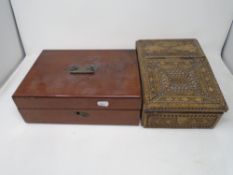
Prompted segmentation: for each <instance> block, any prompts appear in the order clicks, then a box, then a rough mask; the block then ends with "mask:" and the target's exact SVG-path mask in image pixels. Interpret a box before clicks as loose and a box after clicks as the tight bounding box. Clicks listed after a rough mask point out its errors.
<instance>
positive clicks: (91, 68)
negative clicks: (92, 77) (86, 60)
mask: <svg viewBox="0 0 233 175" xmlns="http://www.w3.org/2000/svg"><path fill="white" fill-rule="evenodd" d="M68 71H69V73H70V74H93V73H95V71H96V66H95V65H88V66H83V67H80V66H72V67H70V68H69V69H68Z"/></svg>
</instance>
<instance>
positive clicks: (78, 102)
mask: <svg viewBox="0 0 233 175" xmlns="http://www.w3.org/2000/svg"><path fill="white" fill-rule="evenodd" d="M13 100H14V102H15V103H16V105H17V107H18V110H19V112H20V113H21V114H22V116H23V118H24V120H25V121H26V122H29V123H79V124H124V125H138V124H139V120H140V109H141V88H140V77H139V70H138V62H137V55H136V51H135V50H45V51H43V52H42V53H41V54H40V56H39V58H38V59H37V61H36V62H35V63H34V65H33V66H32V68H31V70H30V71H29V72H28V74H27V75H26V77H25V78H24V80H23V81H22V82H21V84H20V85H19V87H18V89H17V90H16V92H15V93H14V95H13Z"/></svg>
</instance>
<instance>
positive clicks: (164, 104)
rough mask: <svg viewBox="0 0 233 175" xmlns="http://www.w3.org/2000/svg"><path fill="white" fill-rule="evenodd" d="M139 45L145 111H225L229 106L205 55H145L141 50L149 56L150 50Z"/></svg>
mask: <svg viewBox="0 0 233 175" xmlns="http://www.w3.org/2000/svg"><path fill="white" fill-rule="evenodd" d="M150 42H151V41H150ZM160 43H161V41H160ZM173 44H174V41H173ZM153 46H154V47H155V44H154V45H153ZM138 48H139V49H138V54H139V65H140V71H141V75H142V76H141V79H142V84H143V92H144V93H143V95H144V108H145V110H147V109H148V110H151V109H156V110H157V111H158V110H161V111H164V110H170V111H174V110H175V111H198V112H201V111H204V112H223V111H225V110H226V109H227V107H226V103H225V100H224V98H223V95H222V93H221V91H220V88H219V86H218V84H217V82H216V80H215V77H214V75H213V72H212V70H211V68H210V65H209V63H208V61H207V58H206V57H205V56H201V57H171V56H168V57H159V56H154V57H142V56H141V54H140V53H141V52H142V53H143V54H142V55H146V52H145V50H148V49H146V48H143V47H142V46H141V45H139V46H138ZM197 48H199V47H197ZM143 49H144V50H143ZM185 49H186V50H187V49H188V47H186V48H185ZM150 50H152V49H151V47H150ZM201 53H202V52H201ZM150 54H151V53H150ZM156 54H157V55H158V53H157V52H156ZM180 55H181V54H180ZM193 55H194V53H193Z"/></svg>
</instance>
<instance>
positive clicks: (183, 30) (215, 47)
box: [0, 0, 233, 175]
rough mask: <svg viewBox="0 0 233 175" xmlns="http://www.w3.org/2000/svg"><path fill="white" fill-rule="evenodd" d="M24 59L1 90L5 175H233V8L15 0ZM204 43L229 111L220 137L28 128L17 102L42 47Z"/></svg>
mask: <svg viewBox="0 0 233 175" xmlns="http://www.w3.org/2000/svg"><path fill="white" fill-rule="evenodd" d="M12 3H13V7H14V11H15V15H16V18H17V23H18V26H19V30H20V34H21V36H22V40H23V44H24V46H25V49H26V54H27V55H26V58H25V59H24V60H23V62H22V63H21V65H20V66H19V67H18V69H17V70H16V71H15V72H14V74H13V75H12V76H11V78H10V79H9V81H8V82H7V83H6V84H5V86H4V88H2V89H0V109H1V110H0V112H1V113H0V174H4V175H5V174H7V175H16V174H17V175H18V174H20V175H21V174H22V175H31V174H33V175H42V174H43V175H51V174H56V175H77V174H78V175H87V174H90V175H93V174H96V175H129V174H134V175H144V174H145V175H155V174H159V175H171V174H173V175H182V174H184V175H187V174H188V175H220V174H223V175H232V174H233V166H232V162H233V149H232V145H233V137H232V136H233V117H232V116H233V98H232V97H233V90H232V89H233V77H232V75H231V74H230V72H229V71H228V69H227V68H226V67H225V65H224V64H223V62H222V60H221V57H220V51H221V47H222V45H223V42H224V40H225V36H226V34H227V30H228V27H229V26H230V23H231V19H232V13H233V8H232V7H233V1H232V0H141V1H140V0H92V1H90V0H13V1H12ZM180 37H188V38H190V37H195V38H197V39H199V41H200V42H201V45H202V46H203V48H204V51H205V53H206V54H207V56H208V58H209V61H210V64H211V66H212V68H213V71H214V74H215V75H216V78H217V80H218V82H219V85H220V87H221V89H222V91H223V94H224V95H225V98H226V101H227V103H228V106H229V111H228V112H227V113H225V114H224V116H223V118H222V119H221V120H220V122H219V123H218V125H217V126H216V128H215V129H206V130H205V129H188V130H183V129H144V128H142V127H141V126H135V127H133V126H132V127H130V126H102V125H97V126H92V125H54V124H48V125H45V124H26V123H25V122H24V121H23V120H22V117H21V116H20V114H19V112H18V111H17V108H16V106H15V104H14V103H13V101H12V99H11V95H12V94H13V92H14V91H15V89H16V88H17V86H18V85H19V83H20V81H21V80H22V79H23V77H24V76H25V74H26V72H27V71H28V70H29V69H30V67H31V65H32V64H33V62H34V61H35V60H36V58H37V56H38V54H39V52H40V50H41V49H43V48H55V49H59V48H62V49H64V48H69V49H70V48H75V49H80V48H85V49H88V48H134V47H135V40H137V39H139V38H140V39H141V38H180Z"/></svg>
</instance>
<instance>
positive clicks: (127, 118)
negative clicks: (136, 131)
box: [19, 109, 140, 125]
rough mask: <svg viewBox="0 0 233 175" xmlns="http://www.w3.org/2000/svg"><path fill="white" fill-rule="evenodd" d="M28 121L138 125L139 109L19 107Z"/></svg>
mask: <svg viewBox="0 0 233 175" xmlns="http://www.w3.org/2000/svg"><path fill="white" fill-rule="evenodd" d="M19 111H20V113H21V114H22V116H23V118H24V120H25V121H26V122H28V123H64V124H112V125H138V124H139V119H140V111H139V110H128V111H127V110H125V111H123V110H108V111H107V110H80V109H73V110H61V109H52V110H46V109H44V110H42V109H20V110H19Z"/></svg>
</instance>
